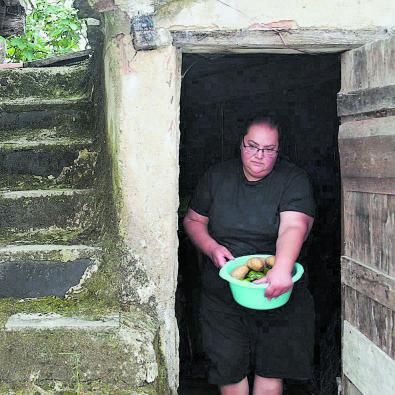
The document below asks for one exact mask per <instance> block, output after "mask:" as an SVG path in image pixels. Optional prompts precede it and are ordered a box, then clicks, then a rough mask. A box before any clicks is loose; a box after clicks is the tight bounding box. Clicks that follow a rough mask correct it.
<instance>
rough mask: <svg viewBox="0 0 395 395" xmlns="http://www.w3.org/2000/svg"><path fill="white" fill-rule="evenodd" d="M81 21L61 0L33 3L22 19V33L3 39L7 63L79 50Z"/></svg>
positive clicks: (39, 0) (38, 0) (41, 0)
mask: <svg viewBox="0 0 395 395" xmlns="http://www.w3.org/2000/svg"><path fill="white" fill-rule="evenodd" d="M82 23H83V22H82V21H81V20H79V19H78V17H77V10H76V9H74V8H72V7H71V6H67V5H66V4H65V0H53V1H50V0H37V1H35V6H34V8H33V9H32V11H31V12H30V13H29V14H28V15H27V16H26V32H25V34H24V35H22V36H12V37H9V38H8V39H7V56H8V58H9V60H10V61H12V62H15V61H21V62H26V61H31V60H35V59H43V58H47V57H49V56H53V55H61V54H65V53H68V52H71V51H73V50H77V49H79V43H80V39H81V35H82Z"/></svg>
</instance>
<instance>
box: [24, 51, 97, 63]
mask: <svg viewBox="0 0 395 395" xmlns="http://www.w3.org/2000/svg"><path fill="white" fill-rule="evenodd" d="M92 54H93V51H92V50H91V49H85V50H83V51H78V52H71V53H68V54H64V55H57V56H51V57H49V58H45V59H39V60H32V61H30V62H26V63H25V64H24V66H25V67H47V66H53V67H55V66H62V65H70V64H73V63H79V62H82V61H83V60H85V59H88V58H89V57H90V56H91V55H92Z"/></svg>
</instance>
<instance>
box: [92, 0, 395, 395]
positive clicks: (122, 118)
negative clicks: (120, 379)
mask: <svg viewBox="0 0 395 395" xmlns="http://www.w3.org/2000/svg"><path fill="white" fill-rule="evenodd" d="M89 3H90V4H91V5H92V7H93V8H94V9H95V10H96V11H100V12H103V13H104V14H105V25H106V44H105V51H104V53H105V55H104V57H105V74H106V96H107V108H106V112H107V127H108V141H109V145H110V148H111V152H112V155H113V158H116V161H114V164H113V176H114V177H113V179H114V188H115V191H116V198H117V202H118V206H119V213H120V218H121V232H122V235H123V239H124V243H125V246H126V248H127V251H126V252H125V259H124V262H123V265H122V270H123V303H124V304H125V305H128V304H133V305H137V306H140V307H141V308H142V309H144V310H146V311H147V312H150V314H152V315H155V316H157V317H158V318H159V319H160V321H161V347H162V348H161V350H162V353H163V355H164V358H165V361H166V366H167V370H168V371H167V374H168V380H169V385H170V388H171V390H172V392H175V388H176V387H177V380H178V350H177V348H178V336H177V326H176V320H175V317H174V294H175V289H176V282H177V278H176V277H177V265H178V264H177V245H178V242H177V234H176V230H177V207H178V171H179V170H178V144H179V143H178V141H179V130H178V112H179V109H178V106H179V83H180V70H179V67H180V59H179V58H178V55H177V50H176V49H175V48H174V47H172V46H170V41H169V45H168V46H164V47H162V48H160V49H156V50H152V51H139V52H136V51H135V49H134V47H133V42H132V36H131V26H130V23H131V19H132V18H133V17H134V16H136V15H138V14H139V15H148V14H155V15H154V21H155V24H156V27H157V28H164V29H169V30H173V31H176V30H232V29H233V30H235V29H245V30H248V29H252V30H253V29H258V30H261V29H273V28H278V27H280V28H281V27H292V28H298V27H300V28H308V27H309V28H322V29H325V28H333V29H368V28H377V27H383V28H384V27H385V28H388V29H392V26H393V25H394V23H393V15H394V14H395V4H394V3H393V2H388V1H387V0H375V1H373V2H360V1H359V0H349V1H348V2H343V1H339V0H337V1H335V2H333V1H331V0H321V1H314V2H312V1H309V0H298V1H293V2H287V3H286V4H284V3H281V2H278V1H277V0H267V1H265V2H262V1H260V0H253V1H252V0H250V1H243V2H241V1H234V0H224V1H222V0H167V1H161V0H156V1H153V0H138V1H136V0H107V1H96V0H89ZM263 3H264V4H263ZM284 20H285V21H288V22H284Z"/></svg>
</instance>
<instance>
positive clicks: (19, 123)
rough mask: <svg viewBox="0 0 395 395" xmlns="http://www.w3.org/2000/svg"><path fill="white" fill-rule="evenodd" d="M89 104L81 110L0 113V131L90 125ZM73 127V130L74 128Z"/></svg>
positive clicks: (61, 109)
mask: <svg viewBox="0 0 395 395" xmlns="http://www.w3.org/2000/svg"><path fill="white" fill-rule="evenodd" d="M91 107H92V105H91V103H88V104H86V106H85V107H83V108H59V109H57V111H51V110H50V109H42V110H37V111H29V109H28V108H19V109H18V111H17V112H15V113H14V112H6V111H0V129H2V130H7V129H8V130H16V129H22V128H26V127H29V128H33V129H39V128H47V129H49V128H53V127H62V125H63V127H65V128H73V125H77V126H76V127H78V128H79V127H80V126H81V125H84V126H87V125H91V124H92V120H91V112H90V109H91ZM76 127H75V126H74V128H76Z"/></svg>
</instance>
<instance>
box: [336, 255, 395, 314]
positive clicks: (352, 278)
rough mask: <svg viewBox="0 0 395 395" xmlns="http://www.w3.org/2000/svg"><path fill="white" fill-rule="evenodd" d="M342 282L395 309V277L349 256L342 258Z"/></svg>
mask: <svg viewBox="0 0 395 395" xmlns="http://www.w3.org/2000/svg"><path fill="white" fill-rule="evenodd" d="M341 278H342V283H343V284H345V285H347V286H349V287H351V288H353V289H355V290H356V291H358V292H359V293H362V294H364V295H366V296H368V297H369V298H371V299H373V300H375V301H376V302H378V303H380V304H382V305H383V306H385V307H388V308H389V309H391V310H392V311H395V279H394V278H393V277H391V276H389V275H387V274H384V273H381V272H379V271H378V270H375V269H372V268H369V267H367V266H365V265H362V264H361V263H359V262H357V261H354V260H352V259H350V258H348V257H345V256H343V257H342V258H341Z"/></svg>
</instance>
